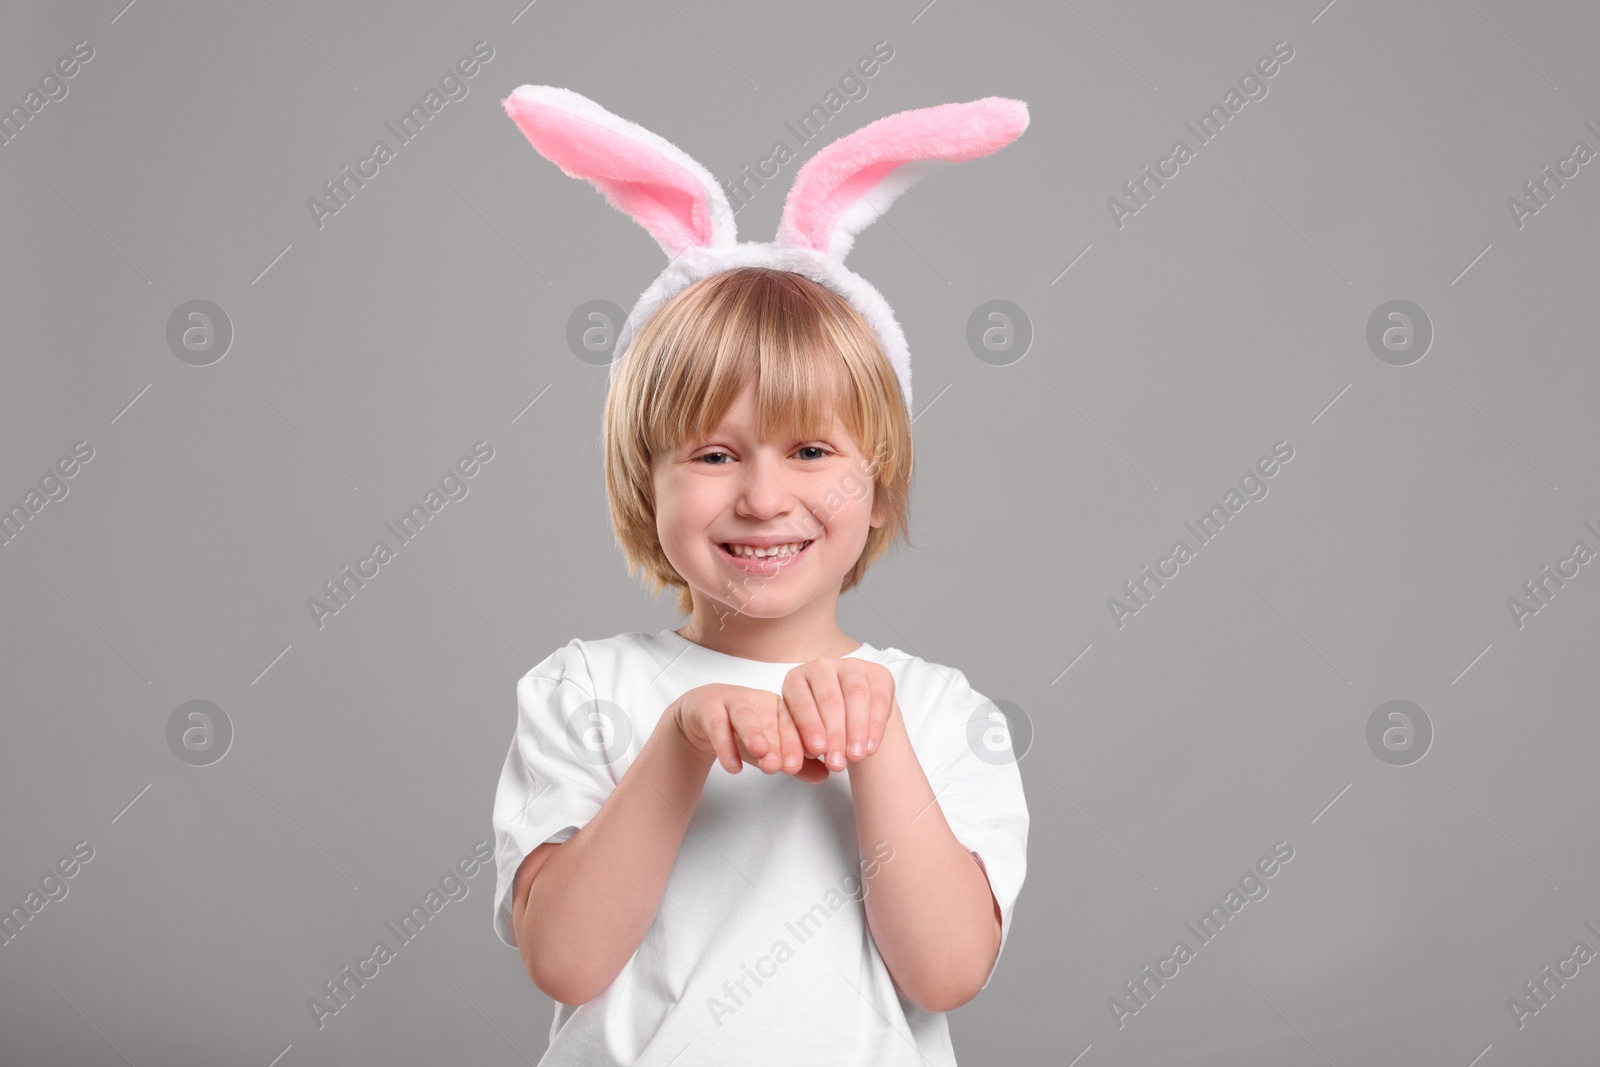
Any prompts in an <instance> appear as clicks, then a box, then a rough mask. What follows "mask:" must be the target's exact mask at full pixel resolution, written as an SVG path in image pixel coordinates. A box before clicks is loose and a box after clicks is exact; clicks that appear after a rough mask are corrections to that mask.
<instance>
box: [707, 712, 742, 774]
mask: <svg viewBox="0 0 1600 1067" xmlns="http://www.w3.org/2000/svg"><path fill="white" fill-rule="evenodd" d="M704 725H705V727H706V732H707V733H708V734H709V735H710V736H711V744H712V746H713V748H714V749H715V751H716V754H717V759H719V760H721V761H722V766H723V767H724V768H725V769H726V770H727V772H728V773H729V774H738V773H739V768H741V767H743V766H744V762H743V761H742V760H740V759H739V750H738V748H737V747H736V746H735V745H734V743H733V727H732V725H731V724H730V723H729V722H728V715H727V712H726V710H725V709H722V708H718V709H716V711H715V712H714V713H713V714H710V715H707V716H706V722H705V724H704Z"/></svg>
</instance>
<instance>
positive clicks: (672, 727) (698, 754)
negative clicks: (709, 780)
mask: <svg viewBox="0 0 1600 1067" xmlns="http://www.w3.org/2000/svg"><path fill="white" fill-rule="evenodd" d="M655 732H656V733H658V734H660V733H666V734H667V735H669V736H667V737H666V738H664V740H665V741H666V743H667V747H668V748H670V749H671V750H672V752H673V753H675V754H676V755H677V756H678V758H680V759H682V760H684V761H686V762H688V763H689V765H690V766H692V767H693V768H694V769H695V770H696V771H700V770H703V771H704V772H705V773H707V774H710V773H711V765H712V764H714V763H716V762H717V754H716V753H715V752H707V751H705V750H704V749H699V748H696V747H695V746H694V745H693V744H692V743H691V742H690V741H689V738H688V737H687V736H685V735H684V732H683V727H682V725H681V724H680V723H679V721H678V705H677V703H676V702H674V703H673V704H672V705H670V706H669V707H668V708H667V710H666V711H665V712H663V713H662V715H661V718H660V719H659V720H657V722H656V729H655Z"/></svg>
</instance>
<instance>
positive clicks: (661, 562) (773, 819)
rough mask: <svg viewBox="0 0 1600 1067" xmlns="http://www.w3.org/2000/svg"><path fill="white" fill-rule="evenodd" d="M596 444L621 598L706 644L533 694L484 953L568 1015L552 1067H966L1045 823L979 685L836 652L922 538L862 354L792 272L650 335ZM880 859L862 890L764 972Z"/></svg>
mask: <svg viewBox="0 0 1600 1067" xmlns="http://www.w3.org/2000/svg"><path fill="white" fill-rule="evenodd" d="M604 437H605V456H606V481H607V491H608V498H609V501H610V505H611V514H612V523H613V528H614V530H615V532H616V535H617V540H618V543H619V544H620V546H621V547H622V549H623V553H624V556H625V557H626V559H627V561H628V564H629V567H630V571H631V572H635V573H638V574H640V575H642V577H643V579H644V581H645V584H646V585H647V587H650V588H651V589H652V590H655V591H659V590H661V589H664V588H667V587H671V588H673V589H674V590H675V592H676V594H677V600H678V606H679V608H680V609H681V610H682V611H683V612H684V613H685V614H686V615H688V616H689V618H688V620H687V622H686V623H685V624H684V625H682V626H681V627H679V628H677V629H663V630H661V631H659V632H657V633H654V634H651V633H627V634H619V635H617V636H615V637H611V638H605V639H600V640H580V639H574V640H573V641H571V642H569V643H568V644H567V645H565V646H563V647H562V648H561V649H558V650H557V651H556V652H555V653H553V654H552V655H551V656H550V657H548V658H547V659H546V660H545V661H544V662H542V663H540V664H539V665H538V666H536V667H535V668H534V669H533V670H531V671H529V672H528V674H527V675H525V676H524V677H523V678H522V680H521V681H520V682H519V684H518V722H517V732H516V737H515V739H514V741H513V744H512V747H511V750H510V752H509V753H508V755H507V759H506V763H505V767H504V769H503V771H502V774H501V779H500V784H499V788H498V791H497V794H496V798H495V807H494V824H495V830H496V842H497V845H496V851H497V857H498V885H497V892H496V904H495V929H496V932H497V933H498V934H499V935H500V937H501V939H502V940H503V941H504V942H505V943H506V944H508V945H511V946H513V947H517V948H519V949H520V951H521V953H522V958H523V962H524V965H525V967H526V968H527V971H528V974H529V977H530V978H531V979H532V980H533V982H534V983H535V984H536V985H537V986H538V987H539V988H540V989H541V990H543V991H544V992H545V993H546V994H547V995H549V996H550V997H551V998H552V999H553V1000H555V1001H557V1008H556V1014H555V1018H554V1019H553V1021H552V1026H551V1034H550V1052H549V1053H548V1054H547V1059H546V1060H545V1061H542V1062H546V1063H551V1064H556V1063H575V1064H576V1063H582V1064H613V1063H615V1064H624V1063H636V1062H637V1063H659V1064H666V1063H669V1062H672V1061H674V1059H675V1058H676V1057H678V1056H680V1055H681V1056H683V1057H684V1059H682V1060H679V1061H678V1062H680V1063H695V1064H721V1063H727V1064H741V1065H743V1064H748V1063H750V1062H752V1061H760V1062H763V1063H764V1064H767V1065H776V1064H785V1063H796V1064H799V1063H808V1064H810V1063H828V1064H847V1063H861V1064H873V1065H874V1067H889V1065H896V1064H902V1063H904V1064H913V1063H915V1064H923V1063H935V1064H953V1063H954V1062H955V1060H954V1055H953V1051H952V1047H951V1043H950V1038H949V1030H948V1026H947V1024H946V1021H945V1017H944V1014H943V1013H944V1012H947V1011H949V1010H951V1009H953V1008H955V1007H958V1006H959V1005H961V1004H964V1003H966V1002H967V1001H968V1000H970V999H971V998H972V997H973V996H975V995H976V994H977V992H978V991H979V990H980V989H982V988H983V987H984V986H986V985H987V984H988V980H989V977H990V976H991V975H992V974H993V971H994V968H995V966H996V965H997V963H998V958H999V955H1000V952H1001V950H1002V949H1003V947H1004V943H1005V938H1006V934H1007V932H1008V930H1009V927H1010V914H1011V910H1012V907H1013V905H1014V904H1015V901H1016V898H1017V895H1018V893H1019V891H1020V889H1021V886H1022V882H1023V878H1024V875H1025V871H1026V844H1027V827H1028V813H1027V806H1026V801H1025V799H1024V796H1023V791H1022V785H1021V778H1020V775H1019V774H1018V772H1017V768H1016V765H1015V762H1014V761H1013V760H1010V759H1003V758H1002V759H998V760H997V759H995V758H994V757H995V749H994V747H993V744H992V732H991V734H989V735H986V736H988V737H989V738H990V740H991V743H990V745H989V746H988V749H987V751H986V752H985V753H984V754H983V755H982V756H980V754H979V753H978V752H977V751H976V749H975V747H974V744H973V743H972V742H971V741H969V738H971V737H972V736H973V733H972V731H971V729H970V727H971V725H972V724H973V723H974V722H978V721H981V722H982V723H984V724H985V726H986V727H988V728H990V729H991V731H992V726H993V722H992V718H991V716H992V713H993V711H994V705H993V704H992V703H990V702H989V701H988V700H986V699H985V698H984V697H983V696H982V695H981V694H979V693H978V692H976V691H975V690H973V689H972V687H971V686H970V685H969V684H968V683H967V680H966V678H965V676H964V675H963V674H962V673H961V672H960V671H958V670H955V669H953V668H950V667H945V666H941V665H938V664H934V663H930V662H928V661H926V660H923V659H922V658H921V657H918V656H914V655H910V654H908V653H905V652H902V651H900V650H898V649H894V648H881V649H880V648H876V647H874V646H872V645H870V644H867V643H865V642H861V641H858V640H856V639H854V638H852V637H850V636H849V635H848V634H846V633H845V632H844V630H843V629H842V628H841V626H840V625H839V621H838V603H839V598H840V595H841V594H842V593H844V592H846V591H848V590H849V589H851V588H853V587H854V586H855V585H857V584H859V583H860V581H861V580H862V579H863V578H864V577H865V574H866V571H867V569H868V568H869V567H870V566H871V565H872V563H874V562H875V561H876V560H877V559H879V558H881V556H882V555H883V554H884V552H885V551H886V550H887V549H888V548H889V546H890V544H891V543H892V542H893V541H894V540H895V539H896V538H898V537H903V536H904V535H905V532H906V529H907V503H908V499H909V489H910V476H911V466H912V464H911V435H910V416H909V412H908V411H907V409H906V406H905V404H904V402H903V400H902V397H901V394H900V389H899V384H898V382H897V380H896V377H895V374H894V372H893V370H892V369H891V368H890V366H889V364H888V362H887V360H886V359H885V357H884V355H883V353H882V351H881V348H880V347H879V345H878V341H877V339H876V337H875V335H874V332H873V330H872V329H871V327H870V326H869V325H868V324H867V323H866V322H865V321H864V320H863V319H862V317H861V316H860V315H859V314H858V313H857V312H856V311H855V309H854V308H853V307H852V306H851V305H850V304H849V302H847V301H845V300H844V299H843V298H841V297H840V296H839V295H837V294H835V293H833V292H831V291H830V290H829V289H827V288H826V287H824V286H821V285H818V284H817V283H815V282H814V281H811V280H809V279H806V278H804V277H801V276H799V275H797V274H792V273H788V272H784V271H779V270H772V269H767V268H746V269H739V270H730V271H727V272H724V273H721V274H718V275H714V276H712V277H710V278H707V279H703V280H702V281H700V282H696V283H694V284H692V285H690V286H689V287H688V288H686V289H684V290H683V291H682V292H680V293H678V294H677V295H676V296H674V297H673V298H671V299H670V300H668V301H667V302H666V303H665V304H664V305H663V306H662V307H661V308H660V309H659V310H658V311H657V312H656V313H655V314H654V315H653V316H652V317H651V318H650V319H649V321H648V322H647V323H645V324H644V325H643V326H642V327H641V328H640V332H639V334H638V336H637V338H636V339H635V340H634V341H633V344H632V347H631V348H630V350H629V356H628V359H627V361H626V362H625V363H624V364H623V365H622V366H621V367H620V368H618V370H617V373H616V379H615V381H614V383H613V387H612V389H611V392H610V394H609V396H608V400H607V406H606V415H605V427H604ZM753 555H767V556H768V558H765V559H756V558H751V557H752V556H753ZM1003 752H1004V754H1005V755H1009V752H1010V750H1009V745H1007V746H1006V747H1005V748H1004V750H1003ZM807 756H811V757H818V758H811V759H808V758H806V757H807ZM719 763H720V764H721V767H722V769H723V771H725V772H726V773H717V772H716V771H715V769H714V768H715V766H716V765H717V764H719ZM744 763H751V764H753V765H754V766H756V767H757V768H758V769H760V770H761V771H762V772H763V773H762V774H759V775H753V774H748V773H741V768H742V767H743V764H744ZM869 845H870V847H869ZM878 850H887V852H888V854H889V855H891V856H892V862H882V863H881V864H877V865H876V869H875V872H874V874H873V876H872V880H871V883H870V892H864V893H863V895H862V897H861V898H860V899H851V900H846V901H843V902H841V906H840V907H839V908H838V909H837V910H834V909H832V908H831V906H830V909H829V915H830V918H829V920H828V922H827V923H826V924H825V925H823V926H821V927H820V928H819V929H818V930H817V932H816V933H815V935H814V936H813V937H811V938H810V939H809V940H808V941H807V942H806V944H805V946H804V948H803V950H801V951H798V952H795V953H794V954H793V956H792V958H790V956H788V955H784V957H783V958H784V960H785V962H784V966H783V967H782V968H775V967H774V968H772V974H771V976H770V977H766V978H762V977H760V975H752V973H751V972H750V971H749V969H748V961H749V960H751V959H758V958H762V957H763V955H764V954H771V952H772V950H773V949H775V948H776V946H777V944H778V942H780V941H783V940H785V935H786V929H785V921H786V920H787V919H791V918H792V917H793V916H795V915H798V914H802V913H805V912H806V911H807V910H808V909H811V908H814V907H815V905H816V902H817V901H818V900H826V899H827V895H828V894H829V893H830V892H836V891H834V890H831V889H830V887H831V886H833V885H836V884H837V883H838V882H839V880H840V878H841V874H843V873H844V872H848V871H853V870H855V869H857V867H858V865H860V864H861V863H862V861H864V860H866V859H867V858H868V857H869V856H875V857H876V858H879V859H881V858H883V853H882V852H881V851H878ZM774 958H776V957H775V956H774ZM750 982H760V983H762V984H761V985H760V989H761V993H760V995H759V996H756V997H753V998H750V999H748V1000H743V1001H742V1002H741V1005H740V1006H739V1010H737V1012H735V1013H732V1014H717V1015H716V1018H715V1023H714V1024H713V1023H712V1022H711V1021H710V1020H709V1019H708V1017H707V1011H706V1007H705V1005H706V1004H707V1003H708V1002H709V1001H711V1000H714V999H717V998H722V997H725V996H726V993H725V992H724V987H725V985H728V984H730V983H731V984H732V985H733V986H736V987H738V988H740V989H744V990H745V991H746V992H747V993H748V992H749V991H750V990H751V988H752V986H751V985H750V984H749V983H750ZM741 983H744V984H741Z"/></svg>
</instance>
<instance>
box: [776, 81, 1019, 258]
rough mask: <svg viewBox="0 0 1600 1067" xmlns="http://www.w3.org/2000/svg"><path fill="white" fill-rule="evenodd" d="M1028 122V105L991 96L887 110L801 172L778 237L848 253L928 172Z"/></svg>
mask: <svg viewBox="0 0 1600 1067" xmlns="http://www.w3.org/2000/svg"><path fill="white" fill-rule="evenodd" d="M1027 128H1028V105H1027V104H1025V103H1023V102H1022V101H1021V100H1008V99H1006V98H1004V97H998V96H989V97H985V98H984V99H982V100H973V101H971V102H969V103H965V104H941V105H939V106H938V107H925V108H920V109H918V110H915V111H901V112H899V113H897V114H894V115H887V116H885V117H883V118H881V119H878V120H877V121H876V122H872V123H869V124H867V125H866V126H863V127H861V129H859V130H857V131H856V132H855V133H852V134H850V135H849V136H847V137H843V138H840V139H839V140H837V141H835V142H833V143H832V144H830V145H829V146H828V147H826V148H824V149H823V150H822V151H820V152H818V153H817V154H816V155H815V156H813V157H812V158H811V159H809V160H807V161H806V165H805V166H803V167H801V168H800V172H799V173H798V174H796V175H795V178H794V185H793V187H792V188H790V190H789V197H788V199H787V200H786V201H785V202H784V205H783V219H782V221H781V222H780V223H779V224H778V237H777V243H778V244H781V245H789V246H793V247H799V248H810V249H814V250H815V251H818V252H824V253H826V254H828V255H829V256H832V257H833V258H834V259H838V260H843V259H844V257H845V256H846V255H847V254H848V253H849V251H850V246H851V245H852V244H853V243H854V242H855V236H856V234H858V233H860V232H861V231H862V230H863V229H865V228H866V227H867V226H869V225H870V224H872V223H873V222H875V221H877V219H878V218H879V217H880V216H882V215H883V213H884V212H885V211H887V210H888V208H889V205H890V204H892V203H894V201H895V200H896V199H897V198H898V197H899V196H900V194H901V193H903V192H905V191H906V190H907V189H909V188H911V186H913V185H915V184H916V183H917V182H918V181H920V180H922V179H923V178H924V177H926V176H927V175H928V174H930V173H932V172H933V171H935V170H939V169H941V168H943V167H945V166H948V165H949V164H951V163H961V162H965V161H966V160H969V159H980V158H982V157H983V156H987V155H990V154H991V153H994V152H998V151H999V150H1000V149H1002V148H1004V147H1005V146H1006V145H1008V144H1010V143H1011V142H1012V141H1014V140H1016V139H1017V138H1018V137H1019V136H1021V134H1022V131H1023V130H1025V129H1027Z"/></svg>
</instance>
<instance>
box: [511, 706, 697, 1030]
mask: <svg viewBox="0 0 1600 1067" xmlns="http://www.w3.org/2000/svg"><path fill="white" fill-rule="evenodd" d="M671 712H672V709H671V708H669V709H668V710H667V711H666V712H664V713H663V714H662V716H661V718H660V719H659V720H658V721H657V723H656V728H655V730H654V731H653V732H652V733H651V735H650V738H649V740H647V741H646V742H645V744H644V747H643V748H641V749H640V750H639V755H638V756H636V757H635V758H634V761H633V763H632V764H631V765H630V766H629V767H628V769H627V771H626V772H625V773H624V774H623V776H622V778H621V780H620V781H618V782H617V786H616V788H615V789H613V790H612V791H611V795H610V796H608V797H607V798H606V801H605V803H604V804H603V805H601V808H600V810H599V811H598V812H596V813H595V815H594V817H593V818H592V819H590V820H589V821H588V822H587V823H586V824H584V826H583V827H582V828H580V829H579V830H578V832H577V833H575V834H573V835H572V836H571V837H570V838H568V839H567V840H566V841H565V842H561V843H560V847H557V845H556V844H552V843H550V842H545V843H544V844H542V845H540V846H539V847H538V848H536V849H534V850H533V851H532V852H530V853H528V855H527V856H526V857H525V858H524V859H523V861H522V865H521V866H520V867H519V868H518V869H517V874H516V878H515V880H514V881H513V883H512V906H511V909H512V910H511V915H512V929H513V930H514V931H515V933H516V940H517V947H518V948H519V949H520V951H521V952H522V962H523V965H524V966H525V967H526V968H527V970H528V977H529V978H531V979H532V980H533V984H534V985H536V986H538V987H539V989H540V990H541V991H543V992H544V994H545V995H546V996H548V997H550V999H552V1000H555V1001H559V1002H560V1003H562V1004H583V1003H585V1002H586V1001H589V1000H592V999H594V998H595V997H596V996H598V995H599V994H600V993H601V992H603V991H604V990H605V988H606V987H607V986H609V985H610V984H611V982H612V980H613V979H615V978H616V976H617V975H618V974H619V973H620V972H621V971H622V968H623V966H624V965H625V964H626V963H627V962H628V959H629V957H631V956H632V955H633V953H634V951H635V950H637V949H638V947H639V943H640V942H641V941H643V940H644V935H645V932H646V931H647V930H648V929H649V928H650V923H651V922H652V921H653V920H654V919H655V915H656V910H657V909H658V908H659V907H660V905H661V896H662V894H663V893H664V892H665V891H666V886H667V879H668V877H669V876H670V875H671V873H672V867H673V864H674V863H675V862H676V860H677V856H678V849H679V848H680V847H681V846H682V844H683V836H684V833H685V832H686V830H687V829H688V825H689V816H690V814H691V813H692V812H693V811H694V808H695V805H696V804H697V803H698V802H699V800H700V794H701V792H702V791H703V790H704V789H705V783H706V776H707V775H708V774H709V773H710V770H711V765H712V764H713V763H714V762H715V761H716V757H715V756H714V755H713V754H712V753H709V752H702V751H700V750H698V749H696V748H694V747H693V746H692V745H690V744H689V742H688V740H687V739H686V738H685V737H684V736H683V732H682V731H681V730H680V729H679V728H678V726H677V724H676V722H675V721H674V716H673V715H672V713H671Z"/></svg>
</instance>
